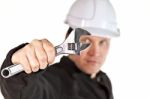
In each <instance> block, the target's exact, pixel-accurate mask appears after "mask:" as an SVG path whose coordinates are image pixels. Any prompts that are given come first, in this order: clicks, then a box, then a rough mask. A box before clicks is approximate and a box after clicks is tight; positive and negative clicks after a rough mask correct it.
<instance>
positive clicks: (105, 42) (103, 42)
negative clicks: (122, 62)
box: [99, 40, 108, 45]
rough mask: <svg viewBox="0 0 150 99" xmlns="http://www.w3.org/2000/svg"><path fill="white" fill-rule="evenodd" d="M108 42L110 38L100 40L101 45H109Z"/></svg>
mask: <svg viewBox="0 0 150 99" xmlns="http://www.w3.org/2000/svg"><path fill="white" fill-rule="evenodd" d="M107 44H108V40H101V41H100V42H99V45H107Z"/></svg>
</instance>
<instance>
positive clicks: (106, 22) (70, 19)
mask: <svg viewBox="0 0 150 99" xmlns="http://www.w3.org/2000/svg"><path fill="white" fill-rule="evenodd" d="M65 23H66V24H68V25H69V26H70V27H72V28H73V29H75V28H81V29H84V30H86V31H88V32H90V33H91V34H92V35H98V36H104V37H116V36H119V35H120V33H119V31H118V27H117V21H116V15H115V11H114V8H113V7H112V5H111V3H110V2H109V0H76V1H75V2H74V3H73V5H72V6H71V8H70V11H69V13H68V15H67V17H66V20H65Z"/></svg>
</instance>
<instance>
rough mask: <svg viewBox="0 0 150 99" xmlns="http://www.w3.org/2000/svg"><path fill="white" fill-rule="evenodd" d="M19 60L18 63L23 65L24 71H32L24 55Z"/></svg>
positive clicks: (28, 72)
mask: <svg viewBox="0 0 150 99" xmlns="http://www.w3.org/2000/svg"><path fill="white" fill-rule="evenodd" d="M20 62H21V63H20V64H21V65H22V66H23V69H24V71H25V72H26V73H27V74H30V73H31V72H32V70H31V66H30V63H29V61H28V59H27V57H26V56H25V55H24V56H23V57H22V60H21V61H20Z"/></svg>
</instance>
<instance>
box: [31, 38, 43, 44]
mask: <svg viewBox="0 0 150 99" xmlns="http://www.w3.org/2000/svg"><path fill="white" fill-rule="evenodd" d="M31 44H32V45H41V44H42V42H41V41H40V40H38V39H34V40H32V41H31Z"/></svg>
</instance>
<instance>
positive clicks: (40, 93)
mask: <svg viewBox="0 0 150 99" xmlns="http://www.w3.org/2000/svg"><path fill="white" fill-rule="evenodd" d="M23 46H24V44H23V45H20V46H19V47H17V48H15V49H13V50H11V51H10V52H9V53H8V55H7V57H6V59H5V61H4V63H3V65H2V67H1V69H2V68H4V67H7V66H9V65H12V62H11V56H12V54H13V53H14V52H15V51H17V50H18V49H20V48H22V47H23ZM0 86H1V92H2V94H3V96H4V98H5V99H113V95H112V87H111V82H110V80H109V78H108V77H107V75H106V74H105V73H104V72H102V71H100V72H99V73H98V74H97V76H96V78H95V79H91V78H90V76H89V75H87V74H85V73H83V72H81V71H80V70H79V69H78V68H77V66H76V65H75V64H74V63H73V62H72V61H71V60H70V59H69V58H68V57H62V59H61V61H60V62H59V63H56V64H53V65H51V66H49V67H47V68H46V69H45V70H42V71H39V72H36V73H32V74H29V75H28V74H25V73H24V72H22V73H20V74H17V75H15V76H13V77H10V78H7V79H6V78H2V77H1V76H0Z"/></svg>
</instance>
